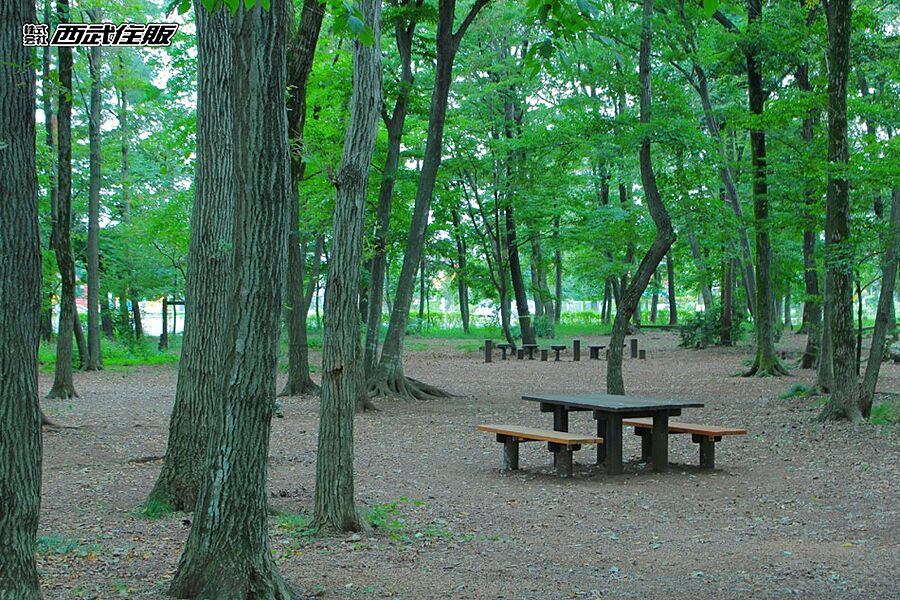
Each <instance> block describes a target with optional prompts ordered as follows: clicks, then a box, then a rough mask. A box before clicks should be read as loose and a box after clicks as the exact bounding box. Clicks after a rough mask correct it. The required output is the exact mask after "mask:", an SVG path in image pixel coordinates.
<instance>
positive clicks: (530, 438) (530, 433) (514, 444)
mask: <svg viewBox="0 0 900 600" xmlns="http://www.w3.org/2000/svg"><path fill="white" fill-rule="evenodd" d="M478 431H486V432H488V433H494V434H496V435H497V441H498V442H500V443H501V444H503V467H504V468H505V469H507V470H510V471H515V470H518V468H519V444H521V443H522V442H547V449H548V450H549V451H550V452H553V453H554V454H555V455H556V473H557V474H558V475H559V476H560V477H562V478H566V477H571V476H572V452H573V451H575V450H580V449H581V446H582V445H583V444H602V443H603V438H599V437H596V436H592V435H581V434H577V433H568V432H566V431H553V430H552V429H534V428H533V427H519V426H517V425H479V426H478Z"/></svg>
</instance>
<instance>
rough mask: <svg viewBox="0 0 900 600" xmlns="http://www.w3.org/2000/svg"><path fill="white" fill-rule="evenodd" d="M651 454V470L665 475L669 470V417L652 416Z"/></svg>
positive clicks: (661, 415)
mask: <svg viewBox="0 0 900 600" xmlns="http://www.w3.org/2000/svg"><path fill="white" fill-rule="evenodd" d="M650 437H651V439H652V441H651V444H652V448H651V452H652V456H653V470H654V471H655V472H657V473H665V472H666V470H668V468H669V415H668V414H666V413H657V414H655V415H653V431H652V432H651V433H650Z"/></svg>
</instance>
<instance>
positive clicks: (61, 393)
mask: <svg viewBox="0 0 900 600" xmlns="http://www.w3.org/2000/svg"><path fill="white" fill-rule="evenodd" d="M77 397H78V392H76V391H75V386H74V385H73V384H71V383H70V384H57V383H54V384H53V387H52V388H50V391H49V392H48V393H47V395H46V396H45V398H49V399H51V400H69V399H71V398H77Z"/></svg>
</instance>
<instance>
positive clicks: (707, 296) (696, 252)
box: [687, 228, 714, 310]
mask: <svg viewBox="0 0 900 600" xmlns="http://www.w3.org/2000/svg"><path fill="white" fill-rule="evenodd" d="M687 236H688V243H689V244H690V246H691V256H692V257H693V259H694V264H695V265H696V266H697V270H698V271H699V272H700V278H701V280H700V295H701V296H703V306H704V310H710V309H711V308H712V306H713V303H714V301H713V295H712V290H711V289H710V288H709V270H708V269H707V268H706V265H705V264H704V262H703V255H702V254H701V253H700V244H699V243H697V235H696V234H695V233H694V230H693V229H692V228H688V230H687Z"/></svg>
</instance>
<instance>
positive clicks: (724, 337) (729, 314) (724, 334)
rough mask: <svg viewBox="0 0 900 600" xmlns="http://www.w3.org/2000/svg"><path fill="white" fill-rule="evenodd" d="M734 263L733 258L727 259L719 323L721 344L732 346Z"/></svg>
mask: <svg viewBox="0 0 900 600" xmlns="http://www.w3.org/2000/svg"><path fill="white" fill-rule="evenodd" d="M734 263H735V260H734V259H733V258H726V259H725V268H724V271H725V273H724V274H723V276H722V319H721V321H720V323H719V343H720V344H721V345H723V346H731V345H732V343H733V340H732V339H731V329H732V327H733V323H734Z"/></svg>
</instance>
